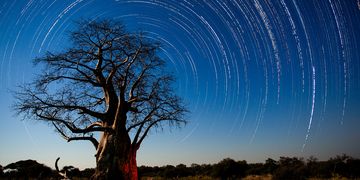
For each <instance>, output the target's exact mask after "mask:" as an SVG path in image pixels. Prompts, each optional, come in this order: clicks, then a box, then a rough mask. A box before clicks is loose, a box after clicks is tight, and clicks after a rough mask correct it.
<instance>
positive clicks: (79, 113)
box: [14, 20, 186, 148]
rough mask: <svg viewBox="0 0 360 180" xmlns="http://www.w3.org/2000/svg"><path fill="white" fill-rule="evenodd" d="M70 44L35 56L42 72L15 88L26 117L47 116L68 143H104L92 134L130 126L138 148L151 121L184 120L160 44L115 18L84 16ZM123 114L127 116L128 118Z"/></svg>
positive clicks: (158, 123) (153, 124) (159, 123)
mask: <svg viewBox="0 0 360 180" xmlns="http://www.w3.org/2000/svg"><path fill="white" fill-rule="evenodd" d="M77 26H78V29H77V30H76V31H73V32H72V33H71V35H70V40H71V41H72V47H71V48H68V49H67V50H65V51H63V52H60V53H51V52H48V53H46V55H45V56H43V57H39V58H36V59H35V60H34V63H35V64H36V65H38V64H41V65H42V66H43V67H44V70H43V72H42V73H41V74H39V75H38V76H37V77H36V79H35V80H34V81H33V82H31V83H28V84H25V85H23V86H21V89H20V90H19V91H18V92H17V93H16V94H15V96H16V99H17V101H16V103H15V106H14V107H15V109H16V110H17V112H18V113H19V114H22V115H24V117H25V118H29V119H36V120H42V121H46V122H49V123H50V124H52V125H53V126H54V127H55V129H56V130H57V131H58V132H59V133H60V135H62V136H63V137H64V138H65V139H66V140H67V141H73V140H89V141H91V142H92V144H93V145H94V147H95V148H97V147H98V145H99V142H98V141H97V139H96V138H94V136H93V133H94V132H114V131H126V132H128V133H129V134H130V135H132V144H133V145H136V146H139V145H140V144H141V142H142V141H143V140H144V138H145V137H146V135H147V134H148V132H149V131H150V129H151V128H153V127H159V126H162V125H164V123H168V124H170V125H180V124H183V123H185V122H186V121H185V119H184V115H185V113H186V108H185V106H184V105H183V103H182V101H181V99H180V98H179V97H178V96H177V95H176V94H175V93H174V91H173V88H172V82H173V81H174V77H173V75H172V74H171V73H168V72H166V70H165V61H164V60H163V59H161V58H160V57H159V56H158V55H157V51H158V49H159V43H157V42H154V41H150V40H149V39H147V38H145V37H144V36H143V34H142V33H129V32H127V31H126V30H125V28H124V26H123V25H122V24H121V23H119V22H116V21H111V20H101V21H81V22H80V23H78V24H77ZM124 115H125V116H124Z"/></svg>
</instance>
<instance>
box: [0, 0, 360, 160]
mask: <svg viewBox="0 0 360 180" xmlns="http://www.w3.org/2000/svg"><path fill="white" fill-rule="evenodd" d="M104 18H109V19H114V20H119V21H121V22H123V23H124V25H125V26H126V27H127V29H128V30H129V31H138V32H144V34H145V36H146V37H147V38H150V39H154V40H157V41H159V42H160V43H161V49H160V52H159V53H160V56H161V57H162V58H164V59H165V60H166V62H167V68H168V70H169V71H171V72H173V73H174V75H175V76H176V77H177V81H176V83H175V85H174V86H175V88H176V90H177V92H178V94H179V95H180V96H181V97H183V98H184V100H185V102H186V103H187V104H188V107H189V110H190V112H191V113H190V114H189V121H190V123H189V124H188V125H187V126H186V127H185V128H184V129H183V130H181V132H178V131H177V130H176V131H175V134H176V136H175V137H173V139H172V140H171V141H175V142H173V143H174V144H178V145H179V144H180V145H179V147H184V149H187V150H189V151H192V150H191V149H192V148H198V149H200V150H199V151H202V152H204V151H205V152H206V153H205V154H206V155H202V156H200V157H199V160H200V161H205V159H207V158H209V157H211V156H214V154H217V153H218V152H221V153H220V154H221V155H227V156H235V157H240V158H243V159H246V157H249V159H251V158H254V159H259V157H260V156H261V158H266V156H271V155H281V154H290V155H292V154H295V155H309V154H311V153H312V154H315V155H318V156H320V157H321V156H322V155H324V157H327V155H333V154H336V153H350V154H354V153H355V155H360V154H358V152H360V147H359V146H354V145H353V144H354V143H355V144H356V142H357V141H358V140H360V139H359V137H360V134H359V132H358V131H357V130H356V127H359V125H360V123H359V120H358V118H359V117H360V112H359V108H358V107H359V105H360V103H359V100H360V98H359V97H360V95H359V90H360V86H359V78H360V73H359V67H360V51H359V49H360V33H359V32H360V2H359V0H347V1H341V0H321V1H315V0H314V1H300V0H278V1H263V0H250V1H247V0H246V1H245V0H229V1H205V0H193V1H192V0H181V1H178V0H166V1H159V0H151V1H145V0H127V1H125V0H106V1H100V0H89V1H88V0H73V1H57V0H53V1H48V0H28V1H25V0H24V1H10V0H5V1H2V2H1V3H0V32H1V36H0V88H1V98H3V97H7V98H4V99H6V100H4V101H3V102H1V107H6V103H8V102H11V98H9V97H8V96H10V94H9V93H8V90H7V89H14V88H15V86H16V85H17V84H21V83H23V82H27V81H28V80H30V79H31V78H32V77H33V76H34V74H36V73H37V72H38V71H39V69H38V68H37V67H33V66H32V62H31V60H32V59H33V58H35V57H38V56H41V55H43V54H44V53H45V52H47V51H50V52H59V51H61V50H62V49H64V48H66V47H69V46H71V44H69V43H68V42H69V39H68V36H67V35H68V32H69V31H71V30H72V29H73V28H74V23H73V22H74V21H76V20H79V19H90V20H95V19H104ZM12 119H13V121H15V120H14V119H16V118H15V117H12ZM2 123H4V122H2ZM27 128H28V127H27ZM154 134H155V133H154ZM154 134H153V135H151V136H154V137H155V138H154V139H153V140H149V141H148V144H145V146H147V147H151V143H152V142H155V141H157V140H159V139H161V138H159V136H162V135H164V134H167V131H165V132H163V133H161V132H160V135H159V136H155V135H154ZM151 136H150V138H149V139H152V137H151ZM162 140H163V139H161V141H162ZM149 142H151V143H149ZM166 142H167V141H166ZM196 143H197V144H203V146H202V147H199V146H195V147H194V144H196ZM158 144H159V143H158ZM158 144H157V145H158ZM214 146H216V148H214V149H213V150H211V149H212V147H214ZM339 146H340V147H339ZM334 147H337V148H334ZM209 148H210V149H209ZM331 148H333V151H331V150H325V149H331ZM149 149H151V148H149ZM254 149H256V150H254ZM163 151H164V152H165V151H166V149H165V150H163ZM254 152H256V153H257V155H254V154H252V153H254ZM143 153H144V154H146V149H145V150H144V152H143ZM158 153H162V150H158ZM356 153H357V154H356ZM194 154H196V153H195V152H194ZM221 155H219V156H221ZM144 156H145V155H144ZM215 156H216V155H215ZM201 158H202V159H201ZM195 159H196V158H195ZM149 161H151V160H149ZM186 161H189V162H190V161H191V159H190V160H186ZM250 161H251V160H250ZM150 163H151V162H150Z"/></svg>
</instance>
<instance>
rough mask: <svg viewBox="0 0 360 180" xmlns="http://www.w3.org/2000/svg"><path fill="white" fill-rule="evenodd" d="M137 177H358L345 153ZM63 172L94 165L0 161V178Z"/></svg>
mask: <svg viewBox="0 0 360 180" xmlns="http://www.w3.org/2000/svg"><path fill="white" fill-rule="evenodd" d="M138 170H139V177H140V179H144V180H145V179H152V180H164V179H184V180H185V179H189V180H191V179H204V180H206V179H245V180H260V179H265V180H270V179H274V180H282V179H293V180H297V179H298V180H302V179H304V180H305V179H310V180H320V179H343V180H345V179H360V159H357V158H353V157H350V156H347V155H342V156H336V157H334V158H330V159H329V160H327V161H318V160H317V159H316V158H314V157H310V158H309V159H306V160H304V159H303V158H297V157H291V158H290V157H280V158H279V160H277V161H276V160H273V159H270V158H269V159H267V160H266V161H265V162H264V163H247V162H246V161H235V160H233V159H230V158H226V159H223V160H222V161H220V162H218V163H216V164H201V165H199V164H191V166H186V165H184V164H180V165H177V166H172V165H167V166H162V167H157V166H155V167H148V166H140V167H139V168H138ZM64 173H66V175H67V177H69V178H71V179H89V178H90V177H91V176H92V175H93V173H94V169H91V168H88V169H84V170H79V169H78V168H76V167H73V166H64V167H63V168H62V170H60V172H58V171H56V170H53V169H51V168H50V167H47V166H45V165H43V164H40V163H38V162H36V161H34V160H25V161H18V162H16V163H11V164H8V165H6V166H4V167H3V166H1V165H0V179H62V178H63V176H61V174H64Z"/></svg>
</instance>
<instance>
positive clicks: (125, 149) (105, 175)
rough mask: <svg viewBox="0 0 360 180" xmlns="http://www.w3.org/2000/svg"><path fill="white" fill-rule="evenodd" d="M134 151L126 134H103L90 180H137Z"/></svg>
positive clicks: (134, 148) (135, 149)
mask: <svg viewBox="0 0 360 180" xmlns="http://www.w3.org/2000/svg"><path fill="white" fill-rule="evenodd" d="M115 134H116V135H115ZM136 151H137V148H136V147H133V146H132V145H131V142H130V138H129V136H128V134H127V133H122V134H119V133H114V134H110V133H104V134H103V137H102V138H101V141H100V144H99V147H98V151H97V154H96V169H95V174H94V175H93V176H92V179H124V180H138V171H137V164H136Z"/></svg>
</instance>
